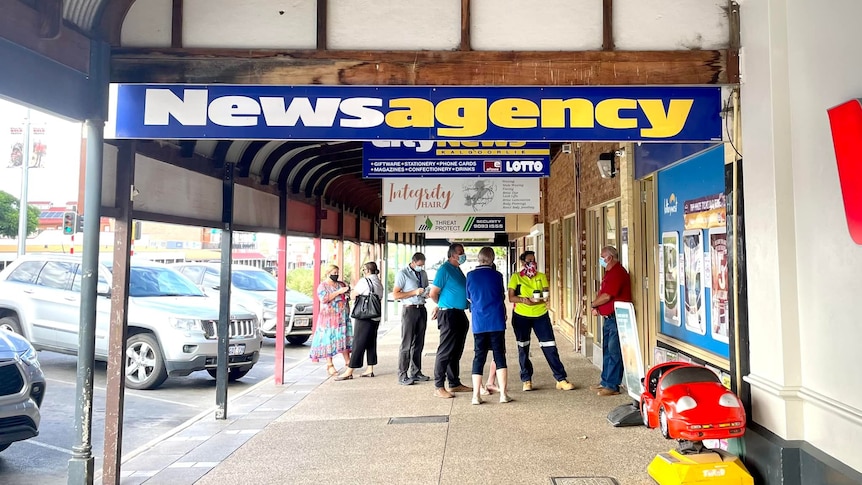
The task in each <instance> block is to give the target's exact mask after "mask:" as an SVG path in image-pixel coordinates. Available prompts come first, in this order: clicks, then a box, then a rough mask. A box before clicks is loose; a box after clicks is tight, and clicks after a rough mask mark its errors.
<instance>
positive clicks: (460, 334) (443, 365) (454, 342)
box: [434, 309, 470, 388]
mask: <svg viewBox="0 0 862 485" xmlns="http://www.w3.org/2000/svg"><path fill="white" fill-rule="evenodd" d="M437 328H439V329H440V346H439V347H437V359H436V360H435V361H434V385H435V386H437V387H438V388H440V387H444V384H445V383H446V380H448V381H449V387H458V386H460V385H461V377H460V373H461V369H460V366H459V361H460V360H461V356H462V355H463V354H464V342H465V341H466V340H467V331H469V330H470V321H469V320H467V314H466V313H464V310H452V309H450V310H440V311H439V313H437Z"/></svg>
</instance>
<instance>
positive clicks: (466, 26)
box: [460, 0, 472, 51]
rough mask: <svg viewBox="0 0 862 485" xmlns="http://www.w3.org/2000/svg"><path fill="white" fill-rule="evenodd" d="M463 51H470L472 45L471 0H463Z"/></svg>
mask: <svg viewBox="0 0 862 485" xmlns="http://www.w3.org/2000/svg"><path fill="white" fill-rule="evenodd" d="M460 49H461V50H462V51H469V50H471V49H472V47H471V46H470V0H461V47H460Z"/></svg>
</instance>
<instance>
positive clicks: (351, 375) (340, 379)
mask: <svg viewBox="0 0 862 485" xmlns="http://www.w3.org/2000/svg"><path fill="white" fill-rule="evenodd" d="M349 379H353V374H347V375H346V376H338V377H336V378H335V380H336V381H346V380H349Z"/></svg>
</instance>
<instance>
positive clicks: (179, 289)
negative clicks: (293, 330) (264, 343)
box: [0, 254, 261, 389]
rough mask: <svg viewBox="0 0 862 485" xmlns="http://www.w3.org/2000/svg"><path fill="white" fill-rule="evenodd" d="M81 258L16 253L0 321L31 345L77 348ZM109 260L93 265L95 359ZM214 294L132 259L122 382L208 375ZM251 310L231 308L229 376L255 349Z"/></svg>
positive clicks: (248, 364) (104, 344) (4, 284)
mask: <svg viewBox="0 0 862 485" xmlns="http://www.w3.org/2000/svg"><path fill="white" fill-rule="evenodd" d="M80 263H81V260H80V258H78V257H75V256H65V255H61V254H35V255H27V256H22V257H21V258H18V259H16V260H15V261H14V262H12V264H10V265H9V266H7V267H6V268H5V269H4V270H3V271H2V272H0V327H4V328H6V329H8V330H11V331H13V332H15V333H18V334H21V335H23V336H24V337H26V338H27V339H28V340H29V341H30V342H31V343H32V344H33V346H34V347H36V348H37V349H39V350H42V349H45V350H53V351H57V352H62V353H68V354H76V353H77V352H78V328H79V326H80V324H79V321H80V313H79V312H80V304H81V298H80V291H81V264H80ZM110 281H111V262H110V261H102V263H101V264H100V267H99V280H98V293H99V295H100V297H99V298H98V299H97V314H96V359H98V360H106V359H107V357H108V330H109V328H110V311H111V300H110ZM218 318H219V305H218V300H216V299H214V298H209V297H207V296H206V295H205V294H204V293H203V292H201V291H200V289H198V288H197V287H195V285H194V284H192V282H191V281H189V280H188V279H187V278H185V277H183V276H182V275H181V274H179V273H178V272H177V271H175V270H174V269H172V268H170V267H168V266H165V265H162V264H158V263H153V262H149V261H143V260H141V261H138V260H133V261H132V264H131V272H130V275H129V312H128V322H129V327H128V338H127V340H126V365H125V367H126V386H127V387H129V388H131V389H154V388H156V387H159V386H160V385H161V384H162V383H163V382H164V381H165V379H167V378H168V376H186V375H189V374H190V373H192V372H194V371H198V370H207V371H208V372H209V373H210V375H212V376H215V373H216V359H217V356H218V352H217V342H218V339H217V336H216V326H217V322H218ZM260 342H261V336H260V329H259V328H258V322H257V316H255V315H254V314H253V313H251V312H249V311H248V310H245V309H244V308H242V307H239V306H237V307H235V308H232V311H231V323H230V347H229V353H230V356H229V361H228V366H229V369H230V371H229V374H228V377H229V379H230V380H236V379H239V378H241V377H243V376H245V375H246V374H247V373H248V371H249V370H251V368H252V367H253V366H254V364H255V363H256V362H257V360H258V357H259V354H260Z"/></svg>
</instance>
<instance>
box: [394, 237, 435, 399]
mask: <svg viewBox="0 0 862 485" xmlns="http://www.w3.org/2000/svg"><path fill="white" fill-rule="evenodd" d="M427 292H428V275H427V274H426V273H425V255H424V254H422V253H416V254H414V255H413V258H411V260H410V264H408V265H407V266H405V267H404V269H402V270H401V271H399V272H398V274H397V275H395V284H394V285H393V288H392V297H393V298H395V299H396V300H401V306H402V310H401V347H400V349H399V352H398V383H399V384H401V385H403V386H410V385H413V384H415V383H416V382H419V381H423V382H424V381H429V380H431V378H430V377H428V376H426V375H425V374H423V373H422V350H423V349H424V348H425V330H426V328H427V327H428V310H427V309H426V308H425V295H426V294H427Z"/></svg>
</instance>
